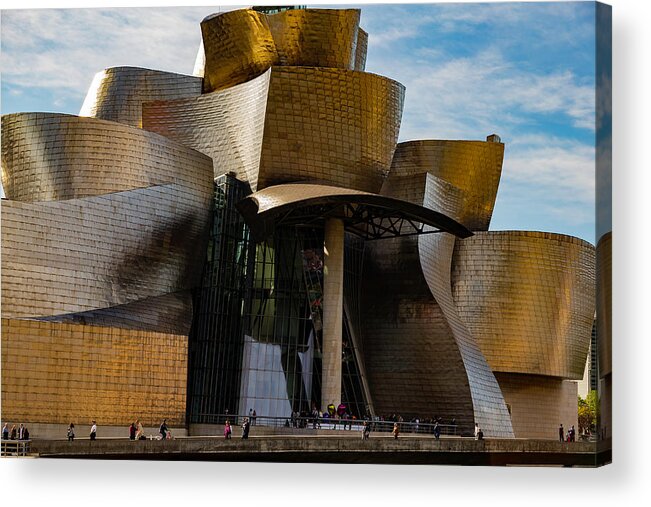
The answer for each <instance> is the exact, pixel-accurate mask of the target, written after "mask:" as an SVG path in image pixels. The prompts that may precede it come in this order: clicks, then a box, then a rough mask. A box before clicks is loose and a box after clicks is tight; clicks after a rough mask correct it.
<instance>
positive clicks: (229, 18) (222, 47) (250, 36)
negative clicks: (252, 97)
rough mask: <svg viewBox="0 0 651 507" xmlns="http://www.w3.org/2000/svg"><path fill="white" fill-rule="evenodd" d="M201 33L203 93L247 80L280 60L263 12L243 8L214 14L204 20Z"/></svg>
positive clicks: (277, 63)
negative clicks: (203, 57) (203, 54)
mask: <svg viewBox="0 0 651 507" xmlns="http://www.w3.org/2000/svg"><path fill="white" fill-rule="evenodd" d="M201 34H202V37H203V47H204V51H205V64H204V76H203V91H204V93H208V92H212V91H215V90H221V89H223V88H228V87H231V86H234V85H237V84H240V83H244V82H246V81H249V80H250V79H252V78H254V77H257V76H259V75H260V74H262V73H264V72H265V71H266V70H267V69H269V67H271V66H272V65H279V64H280V58H279V56H278V51H277V50H276V44H275V43H274V40H273V37H272V35H271V30H270V29H269V23H268V21H267V16H266V15H265V14H263V13H259V12H256V11H253V10H250V9H240V10H236V11H229V12H223V13H219V14H212V15H211V16H208V17H207V18H205V19H204V20H203V21H202V22H201Z"/></svg>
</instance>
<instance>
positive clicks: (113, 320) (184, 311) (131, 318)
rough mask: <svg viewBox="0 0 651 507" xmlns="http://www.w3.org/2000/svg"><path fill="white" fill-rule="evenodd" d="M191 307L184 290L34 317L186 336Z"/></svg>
mask: <svg viewBox="0 0 651 507" xmlns="http://www.w3.org/2000/svg"><path fill="white" fill-rule="evenodd" d="M192 308H193V307H192V294H191V292H190V291H189V290H184V291H179V292H171V293H169V294H164V295H162V296H152V297H147V298H145V299H140V300H138V301H135V302H133V303H127V304H124V305H117V306H111V307H109V308H98V309H96V310H88V311H84V312H77V313H65V314H60V315H53V316H50V317H33V318H32V319H33V320H40V321H44V322H69V323H72V324H79V323H84V324H88V325H92V326H104V327H119V328H123V329H140V330H143V331H156V332H159V333H168V334H179V335H187V334H188V333H189V332H190V326H191V325H192Z"/></svg>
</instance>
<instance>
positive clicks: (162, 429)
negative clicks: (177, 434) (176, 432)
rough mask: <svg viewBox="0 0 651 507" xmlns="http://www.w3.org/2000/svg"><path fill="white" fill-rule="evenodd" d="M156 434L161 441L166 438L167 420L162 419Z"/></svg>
mask: <svg viewBox="0 0 651 507" xmlns="http://www.w3.org/2000/svg"><path fill="white" fill-rule="evenodd" d="M158 432H159V433H160V437H161V440H165V439H166V438H167V419H163V422H162V423H161V425H160V428H158Z"/></svg>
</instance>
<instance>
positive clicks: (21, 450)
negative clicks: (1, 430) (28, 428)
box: [0, 440, 31, 456]
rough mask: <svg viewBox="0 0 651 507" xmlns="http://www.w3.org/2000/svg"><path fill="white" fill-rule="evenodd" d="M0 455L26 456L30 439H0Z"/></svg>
mask: <svg viewBox="0 0 651 507" xmlns="http://www.w3.org/2000/svg"><path fill="white" fill-rule="evenodd" d="M0 442H1V443H0V456H27V454H29V444H30V442H31V440H0Z"/></svg>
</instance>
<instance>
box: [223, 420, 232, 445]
mask: <svg viewBox="0 0 651 507" xmlns="http://www.w3.org/2000/svg"><path fill="white" fill-rule="evenodd" d="M232 432H233V430H232V429H231V422H230V421H229V420H228V419H226V423H225V424H224V438H225V439H226V440H229V439H230V438H231V433H232Z"/></svg>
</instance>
